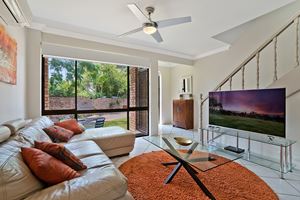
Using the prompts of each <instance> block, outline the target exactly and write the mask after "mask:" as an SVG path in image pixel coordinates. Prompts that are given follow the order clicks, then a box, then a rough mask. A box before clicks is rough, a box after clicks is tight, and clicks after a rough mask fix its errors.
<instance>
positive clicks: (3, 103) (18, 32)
mask: <svg viewBox="0 0 300 200" xmlns="http://www.w3.org/2000/svg"><path fill="white" fill-rule="evenodd" d="M0 24H2V25H4V23H3V22H2V21H1V20H0ZM5 27H6V31H7V32H8V33H9V34H10V36H11V37H12V38H14V39H15V40H16V42H17V85H10V84H6V83H3V82H0V123H2V122H4V121H8V120H12V119H16V118H24V117H25V113H26V108H25V84H26V81H25V68H26V56H25V51H26V40H25V31H24V29H23V28H18V27H12V26H5Z"/></svg>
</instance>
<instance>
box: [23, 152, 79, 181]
mask: <svg viewBox="0 0 300 200" xmlns="http://www.w3.org/2000/svg"><path fill="white" fill-rule="evenodd" d="M21 150H22V151H21V154H22V157H23V159H24V161H25V163H26V164H27V166H28V167H29V168H30V169H31V171H32V172H33V173H34V175H35V176H36V177H38V178H39V179H40V180H42V181H43V182H45V183H47V184H48V185H55V184H58V183H61V182H63V181H67V180H71V179H73V178H77V177H79V176H80V174H79V173H78V172H76V171H75V170H73V169H72V168H71V167H69V166H68V165H65V164H64V163H62V162H61V161H59V160H57V159H56V158H54V157H52V156H51V155H49V154H47V153H45V152H43V151H41V150H39V149H36V148H26V147H22V148H21Z"/></svg>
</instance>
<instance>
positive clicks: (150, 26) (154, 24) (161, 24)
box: [119, 4, 192, 43]
mask: <svg viewBox="0 0 300 200" xmlns="http://www.w3.org/2000/svg"><path fill="white" fill-rule="evenodd" d="M128 8H129V9H130V10H131V12H133V14H134V15H135V16H136V17H137V18H138V19H139V20H140V21H141V22H142V23H143V24H142V27H140V28H137V29H134V30H132V31H129V32H126V33H123V34H122V35H119V37H124V36H127V35H130V34H133V33H136V32H139V31H143V32H144V33H146V34H148V35H151V36H152V37H153V38H154V39H155V40H156V41H157V42H158V43H160V42H162V41H163V39H162V37H161V35H160V33H159V32H158V29H160V28H165V27H169V26H174V25H178V24H183V23H188V22H191V21H192V18H191V17H190V16H189V17H179V18H173V19H166V20H161V21H152V19H151V14H152V13H153V12H154V10H155V9H154V7H150V6H149V7H146V11H147V13H148V16H146V15H145V14H144V13H143V12H142V11H141V10H140V9H139V7H137V5H136V4H128Z"/></svg>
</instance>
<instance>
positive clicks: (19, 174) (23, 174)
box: [0, 136, 44, 200]
mask: <svg viewBox="0 0 300 200" xmlns="http://www.w3.org/2000/svg"><path fill="white" fill-rule="evenodd" d="M17 137H18V136H17ZM22 146H30V144H29V143H28V142H26V141H25V140H23V139H22V138H16V139H13V138H10V139H9V140H7V141H5V142H4V143H2V144H1V145H0V152H1V153H0V177H1V178H0V199H1V200H19V199H23V198H26V197H27V196H29V195H30V194H32V193H34V192H36V191H38V190H41V189H42V188H43V187H44V185H43V184H42V183H41V182H40V181H39V180H38V179H37V178H36V177H35V176H34V175H33V174H32V173H31V171H30V169H29V168H28V167H27V165H26V164H25V163H24V162H23V159H22V155H21V153H20V148H21V147H22Z"/></svg>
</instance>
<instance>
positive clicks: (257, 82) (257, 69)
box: [256, 52, 260, 89]
mask: <svg viewBox="0 0 300 200" xmlns="http://www.w3.org/2000/svg"><path fill="white" fill-rule="evenodd" d="M259 57H260V54H259V52H258V53H257V54H256V88H257V89H259V65H260V63H259Z"/></svg>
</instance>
